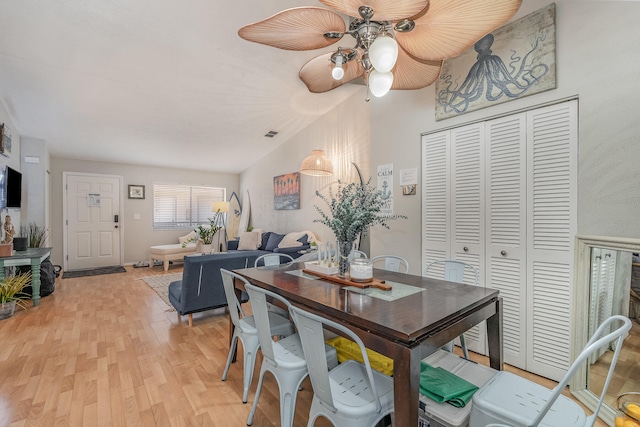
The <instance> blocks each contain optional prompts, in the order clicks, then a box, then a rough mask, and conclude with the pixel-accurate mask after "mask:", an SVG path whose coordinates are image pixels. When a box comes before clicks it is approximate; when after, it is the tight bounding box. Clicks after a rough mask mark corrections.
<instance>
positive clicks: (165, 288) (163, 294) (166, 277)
mask: <svg viewBox="0 0 640 427" xmlns="http://www.w3.org/2000/svg"><path fill="white" fill-rule="evenodd" d="M180 279H182V273H171V274H158V275H156V276H147V277H141V278H140V280H142V281H144V282H145V283H146V284H147V285H149V287H150V288H151V289H153V290H154V291H155V293H156V294H158V296H159V297H160V298H161V299H162V301H164V302H165V303H166V304H167V305H168V306H169V310H167V311H176V310H175V309H174V308H173V305H171V303H170V302H169V283H171V282H175V281H176V280H180Z"/></svg>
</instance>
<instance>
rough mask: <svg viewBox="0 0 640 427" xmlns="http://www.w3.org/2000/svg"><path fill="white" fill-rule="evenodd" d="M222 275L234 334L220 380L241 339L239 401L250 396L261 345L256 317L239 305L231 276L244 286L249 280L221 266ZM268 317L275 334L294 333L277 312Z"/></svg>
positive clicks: (244, 401)
mask: <svg viewBox="0 0 640 427" xmlns="http://www.w3.org/2000/svg"><path fill="white" fill-rule="evenodd" d="M220 274H221V275H222V283H223V284H224V293H225V295H226V297H227V305H228V308H229V316H230V317H231V322H232V323H233V326H234V328H233V337H232V339H231V345H230V347H229V356H228V357H227V365H226V366H225V368H224V372H223V374H222V381H226V379H227V374H228V373H229V367H230V366H231V361H232V360H233V356H234V354H235V352H236V348H237V346H238V340H240V341H242V349H243V362H244V366H243V372H244V378H243V380H244V383H243V390H242V402H243V403H247V399H248V397H249V387H250V386H251V380H252V379H253V369H254V367H255V365H256V353H257V351H258V348H259V347H260V340H259V338H258V329H257V328H256V321H255V318H254V316H246V315H245V314H244V311H243V310H242V306H241V305H240V301H238V298H237V297H236V293H235V286H234V284H233V281H234V279H238V280H242V281H243V282H244V284H245V286H246V285H247V284H248V282H247V280H246V279H245V278H244V277H242V276H239V275H237V274H236V273H233V272H231V271H229V270H225V269H224V268H221V269H220ZM269 320H270V325H271V333H272V334H273V335H274V336H287V335H291V334H293V333H294V331H295V329H294V327H293V323H292V322H291V321H290V320H289V319H287V318H286V317H283V316H281V315H279V314H277V313H269Z"/></svg>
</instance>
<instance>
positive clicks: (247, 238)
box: [238, 231, 261, 251]
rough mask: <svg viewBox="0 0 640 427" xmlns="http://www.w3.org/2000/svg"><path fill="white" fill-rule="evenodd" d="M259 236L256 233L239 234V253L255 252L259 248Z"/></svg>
mask: <svg viewBox="0 0 640 427" xmlns="http://www.w3.org/2000/svg"><path fill="white" fill-rule="evenodd" d="M260 234H261V233H259V232H257V231H245V232H244V233H240V243H238V250H239V251H255V250H256V249H258V248H259V247H260Z"/></svg>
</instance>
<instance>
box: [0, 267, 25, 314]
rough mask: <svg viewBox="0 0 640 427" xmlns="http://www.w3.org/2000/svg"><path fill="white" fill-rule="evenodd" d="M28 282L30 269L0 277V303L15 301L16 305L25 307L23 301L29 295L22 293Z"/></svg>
mask: <svg viewBox="0 0 640 427" xmlns="http://www.w3.org/2000/svg"><path fill="white" fill-rule="evenodd" d="M30 283H31V272H30V271H28V272H26V273H22V274H18V275H14V276H7V277H5V278H4V279H2V281H1V282H0V304H5V303H8V302H11V301H15V302H16V304H17V305H19V306H21V307H22V308H25V306H24V302H23V301H24V300H26V299H29V298H31V295H29V294H27V293H24V292H23V290H24V288H25V287H27V286H29V284H30Z"/></svg>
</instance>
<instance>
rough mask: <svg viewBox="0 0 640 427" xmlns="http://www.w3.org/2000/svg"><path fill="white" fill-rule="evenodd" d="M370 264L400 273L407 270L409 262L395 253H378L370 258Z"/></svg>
mask: <svg viewBox="0 0 640 427" xmlns="http://www.w3.org/2000/svg"><path fill="white" fill-rule="evenodd" d="M371 264H372V265H373V266H374V267H379V266H381V265H382V268H383V269H385V270H389V271H397V272H400V273H408V272H409V262H408V261H407V260H406V259H404V258H402V257H399V256H396V255H378V256H375V257H373V258H371Z"/></svg>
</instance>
